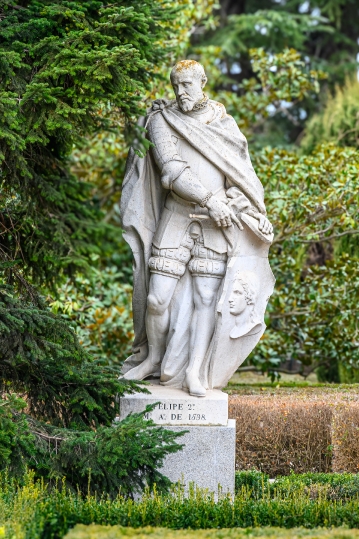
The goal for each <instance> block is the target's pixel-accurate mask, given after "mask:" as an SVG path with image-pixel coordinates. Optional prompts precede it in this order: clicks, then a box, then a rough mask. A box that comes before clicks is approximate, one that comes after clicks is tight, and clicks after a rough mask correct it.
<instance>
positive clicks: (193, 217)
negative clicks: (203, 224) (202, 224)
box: [189, 213, 210, 219]
mask: <svg viewBox="0 0 359 539" xmlns="http://www.w3.org/2000/svg"><path fill="white" fill-rule="evenodd" d="M189 216H190V219H210V216H209V215H197V214H196V213H190V214H189Z"/></svg>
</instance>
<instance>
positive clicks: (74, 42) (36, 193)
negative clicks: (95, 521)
mask: <svg viewBox="0 0 359 539" xmlns="http://www.w3.org/2000/svg"><path fill="white" fill-rule="evenodd" d="M177 11H178V7H177V6H176V5H175V6H171V4H170V3H166V2H164V1H162V0H141V1H140V0H122V1H118V2H113V3H111V4H109V5H105V4H103V3H102V2H99V1H97V0H88V1H84V2H74V1H65V2H63V1H60V0H22V1H14V0H6V1H3V2H2V3H1V6H0V72H1V76H0V167H1V198H0V270H1V273H0V390H1V400H0V455H1V457H2V458H0V468H4V467H8V468H9V469H10V471H11V473H13V474H20V475H21V473H23V471H24V469H25V467H26V465H30V466H32V467H34V468H35V470H36V471H37V474H38V475H42V476H44V477H47V478H51V477H56V476H60V475H62V474H66V475H67V480H68V481H69V483H70V484H71V485H73V487H74V488H76V485H79V487H80V488H83V489H86V488H87V486H86V485H87V482H88V475H89V474H90V473H91V474H92V477H93V478H95V479H94V485H93V488H99V489H106V490H107V492H108V493H110V494H111V495H115V494H116V492H115V491H116V489H118V488H120V487H121V488H122V491H123V492H124V493H125V494H129V495H131V494H132V493H133V492H134V491H136V490H138V489H139V488H142V487H143V485H144V484H145V483H147V484H150V485H151V484H153V483H154V482H157V483H159V485H160V486H162V487H165V486H167V485H168V483H169V482H168V480H166V478H164V477H163V476H162V475H161V474H160V473H159V472H156V469H157V468H158V467H159V466H160V465H161V462H162V460H163V458H164V457H165V455H166V454H167V453H168V452H173V451H175V450H177V449H178V448H179V447H180V446H179V445H178V444H177V443H176V442H175V438H176V435H174V434H173V433H170V432H168V431H165V430H163V429H161V428H156V427H154V426H153V425H152V424H151V422H146V421H145V420H144V418H143V416H142V415H141V414H139V415H137V416H133V417H132V418H129V419H128V420H126V421H125V422H124V423H119V424H116V426H115V427H112V426H111V425H112V423H113V421H114V419H115V416H116V414H117V412H118V397H119V396H120V395H122V394H123V393H124V392H125V391H127V392H128V391H129V392H131V391H134V390H135V389H137V390H141V388H139V387H138V386H137V385H136V384H134V383H132V382H126V383H125V382H124V381H118V380H117V376H118V373H117V372H116V371H115V370H114V369H113V368H111V367H110V366H108V365H105V364H103V363H102V362H101V361H95V360H94V359H93V358H92V356H91V355H90V354H89V353H88V352H87V351H86V350H85V349H84V348H83V347H82V346H81V345H80V343H79V341H78V338H77V336H76V334H75V332H74V330H73V328H72V326H71V325H69V323H68V322H67V321H65V320H64V319H63V318H61V317H60V316H58V315H56V314H54V313H52V312H51V310H50V308H49V305H48V303H47V302H46V301H45V299H44V298H43V297H42V295H41V294H40V293H39V292H38V291H37V290H36V289H35V288H34V287H37V288H38V287H40V291H43V292H46V291H47V290H50V289H51V290H52V291H53V292H54V293H56V288H57V286H58V284H59V283H60V282H61V280H62V276H63V275H70V276H71V275H73V274H74V272H75V271H76V269H78V268H86V267H88V266H89V264H90V262H91V257H92V258H93V257H94V255H97V254H100V253H101V254H106V252H107V251H109V250H113V246H114V245H115V241H117V240H116V237H117V236H118V231H117V230H116V229H114V228H113V227H112V226H110V225H107V224H105V223H104V221H103V220H102V217H103V214H102V211H101V208H100V207H99V206H98V204H97V203H96V200H94V199H93V198H92V186H91V184H90V183H88V182H86V181H80V180H79V179H78V177H76V176H75V175H73V174H72V173H71V171H70V161H69V156H70V153H71V151H72V149H73V147H74V145H78V146H79V145H81V142H82V140H83V139H84V137H88V136H91V135H93V134H95V133H97V132H100V131H101V130H104V129H106V130H111V129H113V128H114V127H116V128H118V125H119V123H120V125H121V126H122V128H123V130H124V132H125V134H126V136H127V137H129V138H130V137H131V134H133V133H134V132H135V127H134V126H135V122H136V118H137V116H138V115H139V114H140V112H141V110H142V108H143V103H142V102H141V98H142V96H143V94H144V92H145V91H146V89H148V88H149V87H150V83H151V81H152V80H153V79H155V78H156V77H157V76H158V75H157V72H158V70H157V69H156V66H157V65H158V64H160V63H161V62H162V61H163V59H164V58H165V57H166V55H168V54H169V52H170V50H171V47H172V45H171V40H172V38H173V36H174V30H173V28H172V22H173V19H174V17H175V15H176V13H177ZM142 390H144V389H143V388H142ZM21 397H23V398H24V399H25V400H24V401H23V400H22V399H21Z"/></svg>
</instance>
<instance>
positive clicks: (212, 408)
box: [120, 385, 228, 426]
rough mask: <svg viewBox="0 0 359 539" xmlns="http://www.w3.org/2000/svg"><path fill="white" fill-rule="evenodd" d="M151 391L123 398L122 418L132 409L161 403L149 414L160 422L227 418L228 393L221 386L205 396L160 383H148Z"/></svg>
mask: <svg viewBox="0 0 359 539" xmlns="http://www.w3.org/2000/svg"><path fill="white" fill-rule="evenodd" d="M147 389H148V390H149V391H150V393H149V394H148V393H147V394H146V393H135V394H134V395H126V396H125V397H122V398H121V411H120V419H124V418H125V417H126V416H128V414H129V413H131V412H132V413H136V412H143V410H144V409H145V408H146V406H147V405H148V404H154V403H158V404H157V405H156V408H155V409H154V410H153V411H152V412H150V413H149V414H146V418H147V419H152V420H153V421H154V422H155V423H157V424H158V425H173V426H180V425H193V426H195V425H196V426H198V425H222V426H226V425H227V422H228V395H227V394H226V393H223V392H222V391H220V390H218V389H212V390H211V391H207V394H206V396H205V397H191V395H189V393H187V391H182V390H181V389H175V388H170V387H165V386H160V385H150V386H148V387H147Z"/></svg>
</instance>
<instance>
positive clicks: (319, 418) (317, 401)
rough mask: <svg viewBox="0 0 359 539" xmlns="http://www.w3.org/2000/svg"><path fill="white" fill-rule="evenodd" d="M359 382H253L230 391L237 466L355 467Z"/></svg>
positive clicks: (285, 470)
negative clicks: (294, 385)
mask: <svg viewBox="0 0 359 539" xmlns="http://www.w3.org/2000/svg"><path fill="white" fill-rule="evenodd" d="M358 388H359V386H358V387H357V388H353V387H350V388H348V389H343V388H338V389H334V390H333V389H325V388H322V389H321V390H318V389H317V388H316V389H314V390H311V388H307V389H306V390H300V391H290V390H286V389H276V388H262V391H261V392H260V393H258V391H255V390H254V389H253V388H248V389H246V390H245V391H247V392H249V393H250V394H236V395H230V397H229V417H231V418H233V419H236V424H237V446H236V467H237V470H250V469H253V468H256V469H258V470H261V471H262V472H265V473H267V474H269V475H270V477H276V476H278V475H288V474H290V473H291V472H295V473H306V472H309V471H310V472H343V473H345V472H350V473H357V472H358V471H359V402H358Z"/></svg>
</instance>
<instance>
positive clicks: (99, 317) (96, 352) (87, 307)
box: [51, 266, 133, 366]
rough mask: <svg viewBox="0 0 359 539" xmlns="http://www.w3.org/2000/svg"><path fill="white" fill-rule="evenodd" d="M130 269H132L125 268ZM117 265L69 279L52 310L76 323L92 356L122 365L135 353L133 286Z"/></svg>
mask: <svg viewBox="0 0 359 539" xmlns="http://www.w3.org/2000/svg"><path fill="white" fill-rule="evenodd" d="M126 269H127V270H128V272H129V271H130V268H126V267H125V270H126ZM128 272H126V274H125V275H124V274H123V273H122V272H120V271H118V270H117V268H116V266H107V267H105V268H103V269H102V270H94V271H92V272H91V273H90V274H89V275H88V276H87V277H84V276H81V275H78V276H77V277H76V278H75V279H74V280H71V281H70V280H69V281H68V282H67V283H66V284H65V285H64V286H63V287H62V288H61V290H60V294H59V296H58V298H57V299H56V300H55V301H53V302H52V304H51V306H52V310H53V312H56V313H62V314H63V317H64V318H65V319H67V320H70V321H71V322H72V325H73V327H74V329H75V330H76V332H77V335H78V338H79V341H80V343H81V345H82V346H83V347H84V348H85V349H86V350H87V351H88V352H90V353H91V355H92V357H93V358H95V359H96V360H100V361H102V362H103V363H105V364H107V365H117V366H119V365H120V364H121V362H122V361H123V360H124V359H126V357H128V356H129V355H130V353H131V342H132V340H133V324H132V287H131V285H129V284H123V282H122V281H124V280H125V279H128Z"/></svg>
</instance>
